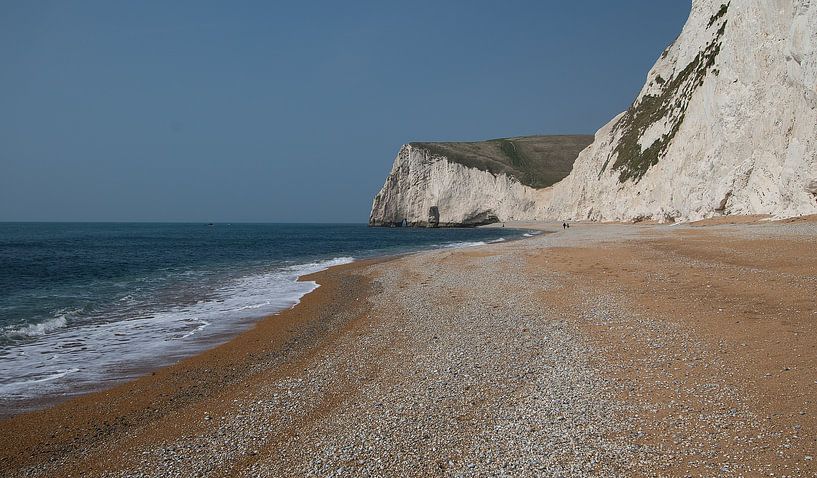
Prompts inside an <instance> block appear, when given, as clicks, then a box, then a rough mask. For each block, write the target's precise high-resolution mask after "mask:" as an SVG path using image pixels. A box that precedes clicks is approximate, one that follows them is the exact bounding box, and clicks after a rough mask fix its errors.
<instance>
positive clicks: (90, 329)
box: [0, 257, 354, 398]
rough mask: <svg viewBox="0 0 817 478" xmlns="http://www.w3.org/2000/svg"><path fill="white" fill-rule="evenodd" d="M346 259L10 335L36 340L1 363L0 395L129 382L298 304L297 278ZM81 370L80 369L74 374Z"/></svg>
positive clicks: (310, 285) (310, 284) (304, 289)
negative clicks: (186, 300)
mask: <svg viewBox="0 0 817 478" xmlns="http://www.w3.org/2000/svg"><path fill="white" fill-rule="evenodd" d="M353 261H354V258H352V257H338V258H334V259H330V260H325V261H316V262H310V263H305V264H294V265H288V266H285V267H279V268H272V269H270V270H269V271H266V272H262V273H257V274H252V275H249V276H244V277H240V278H236V279H234V280H232V281H229V282H228V283H226V284H224V285H223V286H221V287H220V288H218V289H216V290H215V291H212V293H211V294H209V295H208V296H207V298H206V299H203V300H200V301H199V302H197V303H195V304H192V305H191V304H185V305H178V306H175V307H169V308H166V309H164V310H149V311H145V310H143V311H142V312H141V315H140V316H134V317H132V318H129V319H127V320H115V321H109V322H94V323H88V324H86V325H76V326H67V321H66V320H65V317H64V316H60V317H57V318H55V319H53V320H50V321H47V322H43V323H41V324H32V325H29V326H26V327H23V328H20V329H17V330H16V332H17V334H18V337H20V336H22V335H24V334H25V335H26V336H28V337H35V338H34V340H31V341H28V342H25V343H22V344H19V345H16V346H14V347H15V351H14V352H15V355H14V356H13V357H12V356H10V355H8V356H6V359H5V360H0V377H8V380H0V397H5V398H22V397H32V396H38V395H43V394H48V393H59V392H61V391H64V390H65V387H66V385H65V383H63V382H62V381H58V382H57V381H56V380H57V379H59V378H62V377H64V376H66V375H68V374H72V376H71V383H72V384H74V385H75V386H77V387H78V388H82V387H87V386H88V385H93V384H97V383H99V382H100V381H101V380H108V379H110V378H111V377H123V376H127V373H128V372H127V370H129V369H143V368H144V367H145V366H148V367H150V366H160V365H164V364H166V363H170V362H172V361H174V360H177V359H179V358H181V357H185V356H189V355H191V354H193V353H195V352H197V351H199V350H201V349H202V348H203V347H205V346H208V345H210V344H212V343H214V341H220V340H223V339H222V337H225V336H226V334H233V333H235V332H237V331H240V330H243V329H244V328H246V327H248V326H249V325H250V324H251V323H252V322H253V319H256V318H259V317H263V316H267V315H270V314H273V313H276V312H279V311H281V310H284V309H287V308H290V307H293V306H295V305H296V304H298V303H299V302H300V300H301V298H302V297H303V296H304V295H306V294H308V293H309V292H311V291H313V290H315V289H316V288H317V287H318V284H317V283H316V282H314V281H299V280H298V278H299V277H300V276H303V275H307V274H311V273H314V272H319V271H321V270H324V269H327V268H329V267H332V266H335V265H341V264H348V263H350V262H353ZM77 364H82V367H81V369H78V368H76V366H77Z"/></svg>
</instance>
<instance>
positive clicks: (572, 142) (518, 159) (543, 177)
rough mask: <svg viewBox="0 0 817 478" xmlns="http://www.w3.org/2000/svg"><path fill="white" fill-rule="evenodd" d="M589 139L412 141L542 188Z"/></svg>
mask: <svg viewBox="0 0 817 478" xmlns="http://www.w3.org/2000/svg"><path fill="white" fill-rule="evenodd" d="M592 142H593V136H589V135H573V136H522V137H518V138H501V139H492V140H489V141H478V142H462V143H411V145H412V146H414V147H417V148H424V149H427V150H429V151H430V152H431V153H432V154H434V155H439V156H445V157H446V158H448V160H449V161H453V162H455V163H460V164H462V165H465V166H468V167H471V168H476V169H480V170H482V171H488V172H490V173H492V174H501V173H505V174H507V175H509V176H513V177H514V178H516V179H517V180H519V182H520V183H522V184H524V185H526V186H531V187H534V188H544V187H547V186H551V185H553V184H554V183H556V182H558V181H560V180H562V179H563V178H564V177H565V176H567V175H568V174H569V173H570V171H571V170H572V169H573V161H575V160H576V157H577V156H578V155H579V152H581V151H582V150H583V149H584V148H586V147H587V146H588V145H589V144H590V143H592Z"/></svg>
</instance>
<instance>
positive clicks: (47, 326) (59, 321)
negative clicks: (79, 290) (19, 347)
mask: <svg viewBox="0 0 817 478" xmlns="http://www.w3.org/2000/svg"><path fill="white" fill-rule="evenodd" d="M67 325H68V321H67V320H66V319H65V316H64V315H60V316H58V317H54V318H53V319H49V320H46V321H45V322H40V323H38V324H28V325H26V326H25V327H19V328H16V329H11V330H7V331H6V332H5V333H4V335H5V336H6V337H9V338H23V337H39V336H42V335H45V334H47V333H49V332H52V331H54V330H57V329H61V328H63V327H65V326H67Z"/></svg>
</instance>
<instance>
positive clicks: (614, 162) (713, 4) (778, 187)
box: [370, 0, 817, 225]
mask: <svg viewBox="0 0 817 478" xmlns="http://www.w3.org/2000/svg"><path fill="white" fill-rule="evenodd" d="M579 149H582V148H579ZM577 152H578V151H577ZM449 156H451V155H450V154H446V151H437V152H435V151H433V150H429V149H428V148H423V147H420V145H418V146H412V145H407V146H404V147H403V149H401V151H400V154H399V155H398V158H397V160H396V161H395V164H394V168H393V169H392V174H391V175H390V176H389V179H388V180H387V181H386V184H385V185H384V187H383V189H382V190H381V192H380V193H379V194H378V195H377V197H376V198H375V201H374V205H373V208H372V216H371V221H370V222H371V223H372V224H387V223H390V222H397V221H401V220H402V219H403V218H406V219H408V222H409V223H414V224H417V225H424V224H427V223H429V222H431V223H434V221H436V219H435V217H434V216H435V213H434V211H435V210H434V209H432V208H433V207H434V206H437V208H438V209H437V211H438V212H439V221H440V223H441V224H475V223H483V222H489V221H491V220H511V219H590V220H640V219H658V220H662V221H665V220H666V221H672V220H695V219H701V218H706V217H711V216H713V215H720V214H771V215H774V216H777V217H787V216H796V215H800V214H817V2H815V1H814V0H732V1H731V2H726V1H724V0H693V2H692V9H691V13H690V16H689V18H688V20H687V23H686V24H685V26H684V28H683V30H682V32H681V34H680V36H679V37H678V38H677V39H676V41H675V42H674V43H673V44H672V45H670V46H669V47H668V48H667V49H666V50H665V51H664V52H663V54H662V55H661V57H660V58H659V59H658V61H657V63H656V64H655V66H654V67H653V68H652V70H650V72H649V74H648V75H647V81H646V84H645V85H644V87H643V88H642V90H641V92H640V93H639V95H638V97H637V98H636V100H635V101H634V102H633V104H632V106H631V107H630V108H629V109H628V110H627V111H625V112H623V113H621V114H620V115H618V116H616V117H615V118H613V120H612V121H610V122H609V123H608V124H607V125H605V126H604V127H602V128H601V129H600V130H599V131H598V132H597V133H596V135H595V139H594V141H593V142H592V144H590V145H589V147H587V148H585V149H583V151H581V153H580V154H578V158H576V159H575V163H573V164H572V169H571V170H570V174H569V175H567V176H566V177H565V178H564V179H561V178H560V179H561V180H560V181H558V182H557V183H555V184H554V185H552V186H550V185H549V184H547V182H531V181H527V182H525V181H524V180H522V181H520V179H519V177H517V176H514V175H513V174H512V173H507V172H502V171H491V170H486V169H485V168H482V169H480V168H479V167H475V165H474V164H472V163H469V162H457V161H455V160H450V158H449ZM523 179H524V178H523ZM551 179H552V178H551ZM429 212H431V214H429Z"/></svg>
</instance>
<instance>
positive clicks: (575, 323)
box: [0, 218, 817, 476]
mask: <svg viewBox="0 0 817 478" xmlns="http://www.w3.org/2000/svg"><path fill="white" fill-rule="evenodd" d="M510 226H512V225H511V224H508V227H510ZM534 226H535V227H536V228H540V229H543V230H548V231H553V232H554V234H544V235H540V236H536V237H533V238H530V239H526V240H523V241H515V242H510V243H504V244H491V245H488V246H482V247H478V248H467V249H460V250H447V251H433V252H426V253H420V254H412V255H408V256H404V257H400V258H395V259H392V260H388V261H385V262H384V261H370V262H359V263H355V264H350V265H346V266H340V267H336V268H332V269H330V270H328V271H324V272H321V273H318V274H315V275H314V276H312V277H310V279H312V280H317V281H318V282H319V283H320V284H321V287H320V288H318V289H317V290H316V291H315V292H313V293H311V294H309V295H308V296H306V297H305V298H304V300H303V301H302V302H301V304H299V305H298V306H296V307H295V308H293V309H291V310H289V311H285V312H283V313H281V314H278V315H276V316H273V317H270V318H268V319H265V320H263V321H261V322H260V323H259V324H258V325H257V326H256V327H255V328H253V329H252V330H250V331H248V332H246V333H244V334H242V335H240V336H238V337H237V338H235V339H234V340H232V341H230V342H229V343H227V344H224V345H222V346H220V347H217V348H215V349H213V350H210V351H207V352H205V353H203V354H200V355H198V356H195V357H193V358H191V359H188V360H185V361H183V362H181V363H179V364H177V365H174V366H171V367H167V368H164V369H161V370H159V371H156V372H155V374H151V375H148V376H145V377H143V378H140V379H138V380H135V381H133V382H129V383H126V384H123V385H121V386H118V387H116V388H114V389H111V390H108V391H103V392H98V393H93V394H90V395H87V396H83V397H79V398H77V399H72V400H70V401H68V402H65V403H63V404H60V405H58V406H56V407H54V408H50V409H47V410H43V411H38V412H33V413H28V414H24V415H20V416H17V417H14V418H12V419H9V420H5V421H2V422H0V470H3V474H4V475H8V476H197V475H198V476H329V475H333V476H383V475H387V476H394V475H403V476H434V475H441V476H448V475H458V476H460V475H468V476H485V475H497V474H506V475H513V476H520V475H522V476H525V475H527V476H542V475H544V476H558V475H563V476H741V475H742V476H769V475H770V474H772V473H774V474H775V476H781V475H789V476H815V473H817V465H815V461H814V460H815V459H816V458H817V404H815V403H814V399H813V397H817V375H815V373H817V372H815V370H817V340H815V339H817V247H815V244H816V243H817V242H815V241H816V240H817V221H815V220H814V218H798V219H794V220H790V221H784V222H769V221H763V220H762V218H756V219H754V220H751V221H743V220H742V221H712V222H709V223H703V224H692V225H677V226H668V225H646V224H640V225H597V224H573V225H572V227H571V228H570V229H569V230H567V231H563V230H562V229H561V227H560V225H558V227H557V225H551V224H535V225H534V224H526V225H525V227H534Z"/></svg>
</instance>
